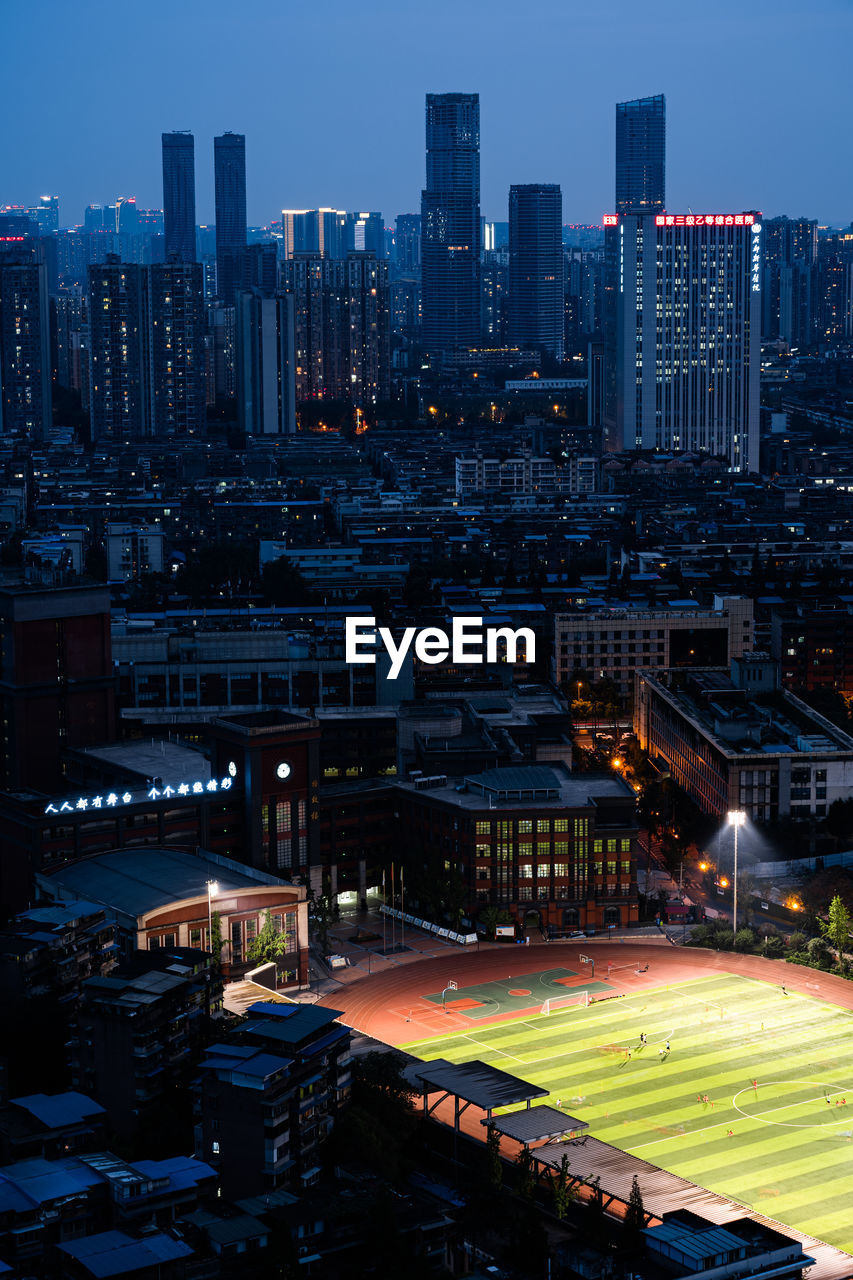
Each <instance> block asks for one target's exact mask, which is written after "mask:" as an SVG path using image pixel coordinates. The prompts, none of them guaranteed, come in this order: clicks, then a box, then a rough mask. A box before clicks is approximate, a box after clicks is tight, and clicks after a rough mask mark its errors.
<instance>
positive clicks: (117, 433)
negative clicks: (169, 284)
mask: <svg viewBox="0 0 853 1280" xmlns="http://www.w3.org/2000/svg"><path fill="white" fill-rule="evenodd" d="M142 276H143V268H142V267H138V266H136V265H134V264H131V263H123V262H121V261H120V260H119V257H118V255H117V254H112V253H111V254H107V260H106V262H105V263H103V264H102V265H100V266H92V267H89V316H90V321H89V369H90V372H89V409H90V414H91V424H92V426H91V431H92V439H93V440H105V439H106V440H136V439H138V438H139V437H140V436H142V435H144V434H146V433H145V429H144V423H145V404H144V398H145V391H144V379H143V368H144V363H145V357H144V343H143V325H142ZM65 385H68V384H65Z"/></svg>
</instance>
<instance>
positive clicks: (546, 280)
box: [509, 183, 564, 360]
mask: <svg viewBox="0 0 853 1280" xmlns="http://www.w3.org/2000/svg"><path fill="white" fill-rule="evenodd" d="M562 223H563V196H562V193H561V191H560V188H559V186H558V185H556V184H554V183H545V184H543V183H534V184H525V185H513V186H511V187H510V189H509V341H510V344H511V345H512V346H516V347H522V348H526V349H528V350H529V349H530V348H534V349H536V348H540V349H541V350H542V351H544V352H545V353H546V354H547V355H549V356H551V357H552V359H554V360H562V358H563V322H564V315H563V311H564V303H563V242H562Z"/></svg>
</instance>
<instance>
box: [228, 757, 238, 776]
mask: <svg viewBox="0 0 853 1280" xmlns="http://www.w3.org/2000/svg"><path fill="white" fill-rule="evenodd" d="M228 773H229V776H230V777H232V778H236V777H237V766H236V764H235V763H234V761H233V760H229V762H228Z"/></svg>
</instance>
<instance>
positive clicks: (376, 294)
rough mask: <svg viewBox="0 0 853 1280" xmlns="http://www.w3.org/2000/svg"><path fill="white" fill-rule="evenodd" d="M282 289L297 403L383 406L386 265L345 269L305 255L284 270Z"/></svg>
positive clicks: (361, 259)
mask: <svg viewBox="0 0 853 1280" xmlns="http://www.w3.org/2000/svg"><path fill="white" fill-rule="evenodd" d="M283 283H284V284H285V287H286V289H287V291H288V292H289V293H292V294H293V300H294V322H295V333H296V345H295V351H296V399H297V400H298V401H304V400H322V399H332V400H340V399H343V400H352V402H353V404H354V405H355V406H356V407H357V408H363V407H365V406H367V405H370V404H375V403H376V402H377V401H378V400H385V399H387V398H388V395H389V393H390V364H391V361H390V336H389V335H390V306H389V294H388V264H387V263H386V262H377V261H376V259H375V258H374V257H373V255H372V254H366V253H365V254H360V253H354V254H350V255H349V256H348V257H347V259H346V260H345V261H343V262H341V261H338V260H334V259H330V258H320V257H313V256H311V255H310V254H304V255H299V256H297V257H296V258H294V259H293V260H292V261H291V262H288V263H286V264H284V270H283Z"/></svg>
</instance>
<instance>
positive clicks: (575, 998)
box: [539, 988, 589, 1018]
mask: <svg viewBox="0 0 853 1280" xmlns="http://www.w3.org/2000/svg"><path fill="white" fill-rule="evenodd" d="M574 1005H581V1006H582V1007H583V1008H584V1009H586V1008H588V1007H589V992H588V991H587V990H586V989H585V988H584V990H583V991H575V992H574V993H573V994H572V995H567V996H551V998H550V1000H546V1001H545V1003H544V1004H543V1006H542V1008H541V1009H540V1010H539V1012H540V1013H542V1014H544V1015H545V1017H546V1018H547V1017H548V1015H549V1014H550V1013H556V1012H557V1011H558V1010H559V1009H571V1008H572V1007H573V1006H574Z"/></svg>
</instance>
